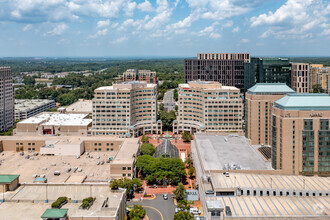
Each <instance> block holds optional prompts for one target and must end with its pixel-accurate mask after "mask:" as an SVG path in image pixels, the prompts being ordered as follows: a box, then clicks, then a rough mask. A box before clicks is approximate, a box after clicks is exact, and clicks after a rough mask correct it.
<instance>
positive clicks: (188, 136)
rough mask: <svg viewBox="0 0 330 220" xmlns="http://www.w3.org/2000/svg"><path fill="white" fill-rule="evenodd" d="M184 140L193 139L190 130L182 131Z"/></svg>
mask: <svg viewBox="0 0 330 220" xmlns="http://www.w3.org/2000/svg"><path fill="white" fill-rule="evenodd" d="M181 137H182V140H183V142H190V141H191V140H192V135H191V134H190V133H189V132H188V131H184V132H183V133H181Z"/></svg>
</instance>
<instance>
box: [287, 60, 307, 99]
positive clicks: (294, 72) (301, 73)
mask: <svg viewBox="0 0 330 220" xmlns="http://www.w3.org/2000/svg"><path fill="white" fill-rule="evenodd" d="M309 75H310V74H309V64H308V63H291V88H292V89H293V90H294V91H296V92H297V93H308V92H309Z"/></svg>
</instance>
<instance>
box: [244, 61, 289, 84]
mask: <svg viewBox="0 0 330 220" xmlns="http://www.w3.org/2000/svg"><path fill="white" fill-rule="evenodd" d="M256 83H285V84H286V85H287V86H289V87H291V64H290V62H289V59H286V58H262V57H253V58H251V62H250V63H245V66H244V91H247V90H248V89H249V88H251V87H252V86H254V85H255V84H256Z"/></svg>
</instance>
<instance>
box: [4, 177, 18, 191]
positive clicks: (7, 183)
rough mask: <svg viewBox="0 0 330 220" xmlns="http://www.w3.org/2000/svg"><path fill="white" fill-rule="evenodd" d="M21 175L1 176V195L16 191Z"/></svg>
mask: <svg viewBox="0 0 330 220" xmlns="http://www.w3.org/2000/svg"><path fill="white" fill-rule="evenodd" d="M18 183H19V175H4V174H0V193H5V192H7V191H14V190H15V189H16V188H17V187H18Z"/></svg>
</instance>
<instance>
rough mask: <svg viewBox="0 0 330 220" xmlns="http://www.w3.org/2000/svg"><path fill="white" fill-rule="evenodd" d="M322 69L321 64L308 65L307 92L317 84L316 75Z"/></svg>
mask: <svg viewBox="0 0 330 220" xmlns="http://www.w3.org/2000/svg"><path fill="white" fill-rule="evenodd" d="M320 68H323V64H310V65H309V73H310V74H309V90H310V91H312V90H313V85H316V84H318V83H317V75H318V74H317V73H318V72H319V69H320Z"/></svg>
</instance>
